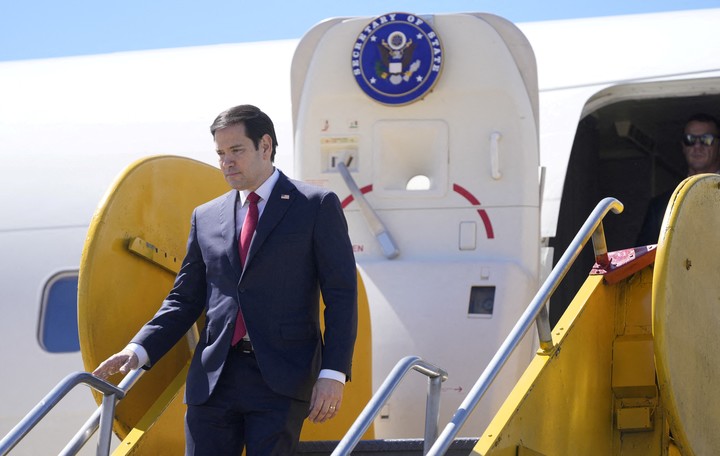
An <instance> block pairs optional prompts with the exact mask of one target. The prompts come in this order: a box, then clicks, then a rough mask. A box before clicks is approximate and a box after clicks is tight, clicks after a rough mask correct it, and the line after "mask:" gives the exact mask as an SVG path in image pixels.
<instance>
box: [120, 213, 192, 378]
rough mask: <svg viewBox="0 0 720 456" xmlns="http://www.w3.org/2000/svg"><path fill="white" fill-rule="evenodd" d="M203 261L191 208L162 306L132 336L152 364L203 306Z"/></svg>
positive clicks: (185, 331)
mask: <svg viewBox="0 0 720 456" xmlns="http://www.w3.org/2000/svg"><path fill="white" fill-rule="evenodd" d="M205 295H206V282H205V263H204V261H203V258H202V253H201V251H200V246H199V244H198V239H197V229H196V212H193V215H192V221H191V226H190V236H189V237H188V243H187V253H186V255H185V259H184V260H183V262H182V266H181V268H180V272H179V273H178V275H177V277H176V278H175V284H174V285H173V289H172V290H171V291H170V293H169V294H168V296H167V298H165V300H164V301H163V303H162V306H161V307H160V309H159V310H158V311H157V313H156V314H155V315H154V316H153V318H152V319H151V320H150V321H149V322H147V323H146V324H145V325H144V326H143V327H142V328H141V329H140V331H139V332H138V333H137V334H136V335H135V337H133V339H132V341H131V342H132V343H136V344H139V345H142V347H143V348H144V349H145V350H146V351H147V353H148V356H149V358H150V361H149V364H150V366H152V365H153V364H155V363H156V362H157V361H158V360H159V359H160V358H162V356H163V355H165V353H167V352H168V351H169V350H170V349H171V348H172V347H173V346H174V345H175V344H176V343H177V342H178V341H179V340H180V338H182V337H183V336H184V335H185V333H187V331H188V330H189V329H190V328H191V327H192V325H193V324H194V323H195V322H196V321H197V319H198V318H199V317H200V315H201V314H202V311H203V310H204V308H205Z"/></svg>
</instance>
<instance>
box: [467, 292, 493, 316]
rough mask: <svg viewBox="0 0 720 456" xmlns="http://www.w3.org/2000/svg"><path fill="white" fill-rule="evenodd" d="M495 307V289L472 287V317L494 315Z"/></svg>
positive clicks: (470, 309) (469, 310)
mask: <svg viewBox="0 0 720 456" xmlns="http://www.w3.org/2000/svg"><path fill="white" fill-rule="evenodd" d="M494 306H495V287H472V288H471V289H470V306H469V307H468V313H469V314H470V315H492V313H493V307H494Z"/></svg>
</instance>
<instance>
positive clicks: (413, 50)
mask: <svg viewBox="0 0 720 456" xmlns="http://www.w3.org/2000/svg"><path fill="white" fill-rule="evenodd" d="M442 60H443V59H442V46H441V44H440V38H439V37H438V36H437V34H436V33H435V31H434V30H433V29H432V27H431V26H430V24H428V23H427V22H426V21H425V20H424V19H422V18H420V17H418V16H415V15H412V14H407V13H388V14H384V15H382V16H378V17H376V18H375V19H373V20H372V22H370V23H369V24H368V25H367V26H366V27H365V28H363V30H362V31H361V32H360V34H359V35H358V37H357V39H356V40H355V45H354V46H353V50H352V72H353V75H354V76H355V80H356V81H357V83H358V85H359V86H360V88H361V89H362V90H363V92H365V93H366V94H367V95H368V96H370V97H371V98H373V99H374V100H376V101H379V102H380V103H384V104H388V105H404V104H408V103H412V102H414V101H417V100H419V99H421V98H422V97H424V96H425V95H426V94H427V93H428V92H429V91H430V90H431V89H432V88H433V86H434V85H435V83H436V82H437V79H438V77H439V76H440V70H441V69H442Z"/></svg>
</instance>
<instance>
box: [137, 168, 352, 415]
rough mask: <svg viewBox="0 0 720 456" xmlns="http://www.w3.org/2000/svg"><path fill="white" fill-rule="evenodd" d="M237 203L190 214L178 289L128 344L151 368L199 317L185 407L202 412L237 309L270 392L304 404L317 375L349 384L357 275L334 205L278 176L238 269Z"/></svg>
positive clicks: (326, 194)
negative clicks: (326, 372)
mask: <svg viewBox="0 0 720 456" xmlns="http://www.w3.org/2000/svg"><path fill="white" fill-rule="evenodd" d="M236 198H238V192H237V191H236V190H232V191H230V192H229V193H227V194H225V195H223V196H220V197H219V198H216V199H214V200H212V201H210V202H208V203H205V204H203V205H201V206H199V207H198V208H196V209H195V211H194V212H193V215H192V224H191V229H190V236H189V239H188V245H187V254H186V256H185V259H184V260H183V263H182V267H181V269H180V272H179V273H178V276H177V278H176V279H175V285H174V287H173V289H172V291H171V292H170V294H169V295H168V297H167V298H166V299H165V301H163V304H162V306H161V308H160V310H158V312H157V313H156V314H155V316H154V317H153V318H152V319H151V320H150V321H149V322H148V323H147V324H146V325H145V326H143V327H142V328H141V330H140V331H139V332H138V334H137V335H136V336H135V337H134V338H133V340H132V342H134V343H137V344H140V345H142V346H143V348H145V350H146V351H147V353H148V356H149V359H150V361H149V366H147V367H150V366H152V364H154V363H156V362H157V361H158V359H160V358H161V357H162V356H163V355H164V354H165V353H166V352H167V351H168V350H170V349H171V348H172V347H173V345H175V343H176V342H177V341H178V340H179V339H180V338H181V337H183V335H184V334H185V333H186V332H187V331H188V329H189V328H190V327H191V326H192V324H193V323H194V322H195V321H196V320H197V319H198V317H199V316H200V315H201V314H202V312H205V313H206V325H205V328H203V329H202V331H201V333H200V340H199V343H198V345H197V347H196V349H195V353H194V355H193V359H192V362H191V364H190V368H189V371H188V376H187V383H186V390H185V400H186V402H187V403H188V404H191V405H199V404H202V403H204V402H205V401H207V399H208V397H209V396H210V394H211V393H212V391H213V388H214V387H215V385H216V383H217V380H218V378H219V376H220V373H221V372H222V369H223V366H224V364H225V359H226V357H227V355H228V351H229V350H230V345H231V339H232V336H233V331H234V326H235V320H236V315H237V311H238V306H240V307H241V308H242V312H243V316H244V318H245V323H246V326H247V329H248V334H249V335H250V339H251V340H252V344H253V348H254V351H255V357H256V359H257V363H258V365H259V368H260V371H261V373H262V376H263V379H264V380H265V382H266V383H267V385H268V386H269V387H270V388H271V389H272V390H273V391H275V392H276V393H278V394H282V395H285V396H289V397H293V398H296V399H300V400H305V401H308V400H309V399H310V395H311V392H312V388H313V385H314V384H315V381H316V380H317V376H318V373H319V371H320V369H333V370H336V371H340V372H344V373H345V374H346V375H347V377H348V379H349V377H350V373H351V361H352V354H353V347H354V344H355V336H356V333H357V276H356V270H355V259H354V256H353V252H352V246H351V243H350V239H349V237H348V228H347V222H346V220H345V217H344V215H343V212H342V207H341V206H340V201H339V200H338V198H337V196H336V195H335V194H334V193H332V192H331V191H329V190H326V189H322V188H318V187H315V186H312V185H309V184H305V183H303V182H299V181H294V180H290V179H288V178H287V177H286V176H285V175H284V174H282V173H280V178H279V179H278V181H277V183H276V185H275V187H274V188H273V190H272V194H271V196H270V198H269V199H268V201H267V202H266V205H265V208H264V210H263V213H262V215H261V217H260V220H259V222H258V225H257V228H256V231H255V238H254V239H253V242H252V244H251V246H250V251H249V253H248V258H247V261H246V263H247V264H246V266H245V268H244V270H243V268H241V266H240V256H239V254H238V245H237V244H238V243H237V238H236V232H235V204H236ZM321 292H322V296H323V300H324V302H325V313H324V319H325V331H324V335H323V334H321V331H320V324H319V298H320V293H321Z"/></svg>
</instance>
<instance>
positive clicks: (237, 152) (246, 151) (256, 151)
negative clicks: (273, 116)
mask: <svg viewBox="0 0 720 456" xmlns="http://www.w3.org/2000/svg"><path fill="white" fill-rule="evenodd" d="M215 150H216V152H217V154H218V161H219V163H220V169H221V170H222V172H223V175H224V176H225V180H226V181H227V183H228V184H230V186H231V187H232V188H234V189H236V190H250V191H253V190H256V189H257V188H258V187H259V186H260V185H261V184H262V183H263V182H265V180H266V179H267V178H268V177H269V176H270V174H272V170H273V165H272V161H271V159H270V154H271V152H272V139H271V138H270V136H269V135H265V136H263V137H262V138H260V141H259V143H258V147H257V148H256V147H255V145H254V144H253V142H252V140H251V139H250V138H248V137H247V136H246V135H245V125H244V124H235V125H230V126H229V127H225V128H222V129H220V130H217V131H215Z"/></svg>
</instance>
